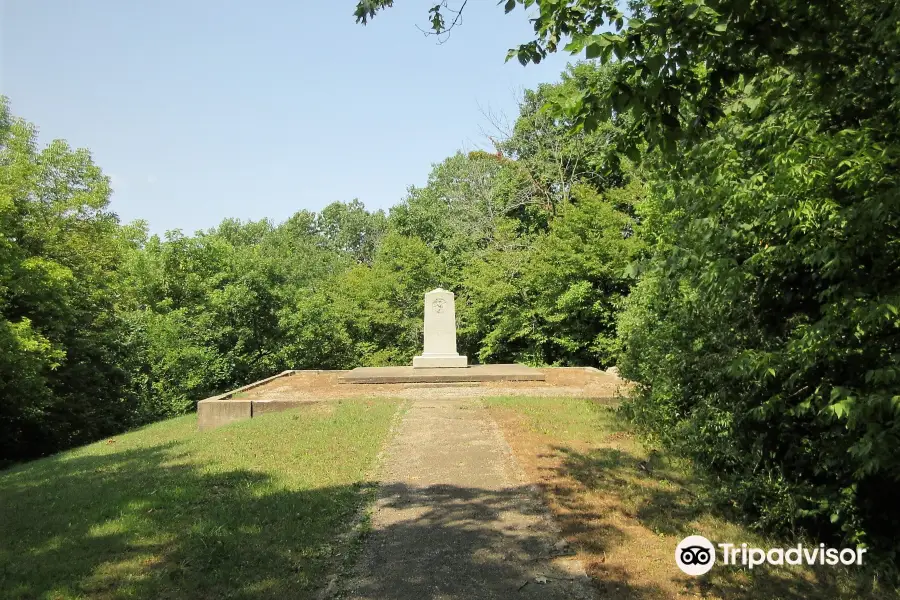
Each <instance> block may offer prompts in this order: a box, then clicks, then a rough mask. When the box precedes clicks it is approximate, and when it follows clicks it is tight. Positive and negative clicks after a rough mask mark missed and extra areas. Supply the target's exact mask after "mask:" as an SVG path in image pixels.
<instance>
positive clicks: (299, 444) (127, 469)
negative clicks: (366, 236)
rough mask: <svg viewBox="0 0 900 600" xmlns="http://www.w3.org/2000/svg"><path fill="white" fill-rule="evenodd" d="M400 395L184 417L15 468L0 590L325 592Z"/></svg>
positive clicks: (7, 495) (7, 500)
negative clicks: (248, 414) (203, 418)
mask: <svg viewBox="0 0 900 600" xmlns="http://www.w3.org/2000/svg"><path fill="white" fill-rule="evenodd" d="M397 405H398V403H397V402H396V401H393V400H391V399H389V398H381V399H379V401H378V402H368V401H365V400H344V401H341V402H334V403H331V404H329V406H328V409H327V410H319V409H317V407H314V406H308V407H306V408H304V409H300V410H292V411H289V412H283V413H278V414H270V415H263V416H260V417H258V418H254V419H252V420H248V421H245V422H242V423H235V424H234V425H232V426H230V427H227V428H223V429H219V430H216V431H210V432H207V433H204V434H203V435H197V421H196V419H195V418H194V417H193V416H187V417H178V418H173V419H168V420H166V421H163V422H161V423H157V424H154V425H151V426H148V427H143V428H141V429H139V430H137V431H132V432H128V433H125V434H122V435H117V436H116V437H115V438H110V439H105V440H102V441H100V442H97V443H94V444H90V445H88V446H83V447H81V448H77V449H75V450H73V451H70V452H65V453H61V454H59V455H56V456H52V457H48V458H45V459H42V460H37V461H33V462H31V463H28V464H24V465H17V466H14V467H12V468H10V469H8V470H5V471H2V472H0V506H3V510H2V511H0V597H3V598H4V600H25V599H32V598H55V599H59V600H83V599H84V598H100V597H109V598H168V599H170V600H195V599H197V598H223V597H234V596H235V595H239V596H243V597H249V598H252V597H257V598H258V597H260V595H261V594H262V595H263V596H268V597H270V598H292V599H313V598H317V597H318V595H319V594H320V592H321V590H322V589H323V587H324V586H325V585H326V584H327V583H328V581H327V578H328V575H329V573H330V571H331V570H332V568H333V566H334V562H335V553H336V552H335V549H338V548H342V547H343V546H344V545H345V542H346V539H344V540H343V541H342V538H345V537H346V535H347V533H348V530H349V529H350V527H351V525H352V524H353V521H354V519H353V516H354V515H355V514H357V512H358V511H359V510H360V509H361V508H362V507H363V506H364V505H365V504H366V502H367V501H369V500H370V499H371V491H372V486H371V485H369V484H368V482H367V475H368V469H369V468H370V466H371V464H372V462H373V461H374V459H375V457H376V455H377V453H378V451H379V449H380V448H381V447H382V446H383V443H384V440H385V438H386V437H387V435H388V432H389V431H390V425H391V420H392V415H394V414H395V413H396V410H397ZM261 590H262V592H261Z"/></svg>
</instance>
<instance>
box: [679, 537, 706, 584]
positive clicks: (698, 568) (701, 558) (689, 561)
mask: <svg viewBox="0 0 900 600" xmlns="http://www.w3.org/2000/svg"><path fill="white" fill-rule="evenodd" d="M715 563H716V549H715V547H714V546H713V545H712V542H710V541H709V540H708V539H706V538H705V537H703V536H702V535H689V536H688V537H686V538H684V539H683V540H681V542H679V543H678V546H677V547H676V548H675V564H677V565H678V568H679V569H681V570H682V571H684V572H685V573H687V574H688V575H703V574H704V573H706V572H708V571H709V570H710V569H712V567H713V565H714V564H715Z"/></svg>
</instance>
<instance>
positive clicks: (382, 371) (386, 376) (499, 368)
mask: <svg viewBox="0 0 900 600" xmlns="http://www.w3.org/2000/svg"><path fill="white" fill-rule="evenodd" d="M338 381H339V382H340V383H423V384H428V383H444V384H451V383H462V382H482V381H545V377H544V373H543V372H542V371H539V370H538V369H534V368H532V367H526V366H525V365H472V366H470V367H469V368H468V369H441V368H437V369H421V368H420V369H414V368H413V367H357V368H355V369H353V370H352V371H348V372H346V373H344V374H343V375H341V376H340V377H339V378H338Z"/></svg>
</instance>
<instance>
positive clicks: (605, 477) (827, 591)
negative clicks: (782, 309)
mask: <svg viewBox="0 0 900 600" xmlns="http://www.w3.org/2000/svg"><path fill="white" fill-rule="evenodd" d="M553 451H554V452H556V453H557V458H559V460H558V462H557V463H556V464H557V465H558V466H557V467H555V468H554V469H552V470H553V471H555V473H554V474H555V475H556V476H558V479H557V481H560V479H559V477H561V478H562V479H561V480H562V481H565V480H566V479H568V478H570V480H574V482H577V483H576V484H575V485H574V486H569V487H564V486H563V489H552V490H546V491H548V492H550V493H553V494H554V495H555V497H556V498H557V500H558V501H559V502H560V504H561V505H562V506H563V507H564V509H565V512H564V514H562V515H561V516H560V519H561V521H562V523H563V527H564V530H565V531H566V532H567V533H573V534H575V535H577V536H578V539H579V541H580V542H582V543H583V545H584V546H586V548H585V549H586V550H587V551H589V552H591V553H593V554H604V553H606V552H613V551H615V549H616V548H617V547H618V546H620V544H621V542H622V536H621V533H622V531H621V528H618V527H616V526H615V525H613V524H610V521H612V522H613V523H616V522H625V521H632V523H633V524H634V525H640V526H642V527H643V528H644V529H645V530H646V531H644V532H643V533H642V535H645V536H647V539H648V542H649V543H658V540H656V539H654V537H655V536H659V535H665V536H671V539H674V540H676V541H675V542H673V543H672V544H671V550H672V554H673V555H674V549H675V547H674V544H675V543H677V540H679V539H681V538H683V537H686V536H688V535H694V534H704V535H706V536H707V537H708V538H709V539H711V540H712V541H713V543H719V542H732V543H737V544H741V543H743V542H749V541H750V540H748V539H716V534H721V533H723V531H725V530H727V531H729V532H736V531H740V528H739V525H737V524H736V523H735V522H734V519H733V516H731V515H728V514H724V513H723V512H722V511H720V510H717V508H716V507H714V506H712V505H711V504H709V503H707V502H705V501H704V500H703V499H702V498H700V497H698V496H697V495H696V494H695V493H694V492H693V491H692V487H693V488H696V485H692V482H691V481H690V480H689V479H688V476H687V475H685V473H684V472H683V471H679V470H678V469H677V468H674V467H673V466H672V465H671V464H669V463H668V462H667V461H666V460H665V459H664V458H663V457H661V456H660V455H659V454H657V453H655V452H651V453H650V455H649V457H647V458H642V457H640V456H638V455H636V454H634V453H631V452H629V451H628V450H623V449H619V448H595V449H592V450H589V451H578V450H575V449H573V448H569V447H566V446H559V445H558V446H554V447H553ZM557 486H558V487H559V484H557ZM585 489H586V490H588V491H589V492H592V493H593V494H592V496H593V497H595V498H596V497H602V498H604V501H603V505H602V507H599V506H598V505H597V503H596V502H592V501H590V500H588V499H587V498H586V496H585V494H584V490H585ZM615 512H618V513H620V514H621V516H622V517H624V519H620V520H618V521H617V520H616V519H610V518H609V517H610V514H611V513H615ZM604 517H606V518H604ZM729 521H730V522H729ZM698 523H704V526H705V527H707V528H709V527H712V528H713V529H714V531H711V532H703V531H699V530H698V526H699V525H698ZM633 534H634V533H633ZM796 543H797V542H796V541H795V542H793V544H791V543H790V542H784V543H782V544H777V545H778V546H779V547H780V546H785V547H787V546H790V545H796ZM631 544H632V547H633V545H634V540H633V539H632V540H631ZM662 558H663V559H664V561H663V562H664V564H663V565H661V566H657V567H656V568H658V569H661V570H660V573H662V574H664V576H666V577H670V576H671V574H672V572H673V569H675V564H674V556H672V557H671V558H670V557H669V556H668V555H667V556H665V557H662ZM670 561H671V562H670ZM626 562H627V561H626ZM648 567H649V568H650V569H652V568H653V567H651V566H650V565H640V564H638V565H636V566H634V567H631V568H629V569H628V571H633V570H635V569H637V570H641V569H645V568H648ZM839 569H840V567H838V568H834V567H828V566H814V567H809V566H804V567H799V568H798V567H771V566H765V567H758V568H756V569H755V570H753V571H752V572H750V571H748V570H745V569H743V568H736V567H733V566H724V565H718V564H717V565H716V566H715V567H714V568H713V570H712V571H711V572H710V573H709V574H708V575H706V576H702V577H697V578H690V577H687V578H686V582H687V583H686V585H684V586H683V589H684V593H687V594H688V595H690V596H697V597H701V598H710V597H714V598H729V599H730V598H747V599H751V598H752V599H757V598H760V599H773V600H774V599H786V598H796V599H803V598H822V599H825V598H829V599H831V598H847V599H849V598H875V597H878V598H897V596H896V595H893V594H892V593H891V592H880V593H878V594H876V592H875V591H874V589H873V585H872V581H871V580H870V579H867V578H865V577H854V576H852V575H855V574H851V576H850V577H845V578H843V579H842V580H841V581H839V580H838V577H837V575H838V572H839ZM597 571H598V572H599V573H600V575H599V577H598V575H597V573H594V579H595V581H596V580H597V579H598V578H599V579H600V580H601V581H599V582H598V587H599V588H600V590H601V593H602V594H603V597H608V598H615V599H620V600H623V599H633V600H649V599H662V598H667V597H670V596H669V595H663V594H662V593H661V591H660V590H658V589H653V588H647V587H636V586H633V585H631V584H630V583H629V578H628V575H627V572H626V569H625V568H622V567H610V566H606V565H602V564H601V565H597ZM675 573H677V571H676V572H675ZM666 574H667V575H666Z"/></svg>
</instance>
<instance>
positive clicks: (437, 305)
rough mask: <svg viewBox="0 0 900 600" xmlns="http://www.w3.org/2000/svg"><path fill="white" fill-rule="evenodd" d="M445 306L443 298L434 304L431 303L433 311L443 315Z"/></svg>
mask: <svg viewBox="0 0 900 600" xmlns="http://www.w3.org/2000/svg"><path fill="white" fill-rule="evenodd" d="M444 304H445V303H444V300H443V298H438V299H437V300H435V301H434V302H432V303H431V310H433V311H434V312H436V313H442V312H444Z"/></svg>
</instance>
